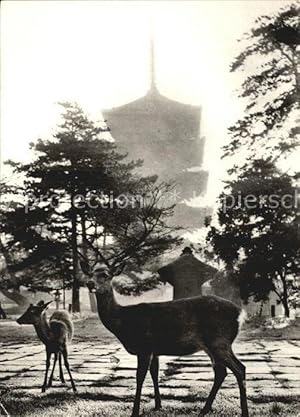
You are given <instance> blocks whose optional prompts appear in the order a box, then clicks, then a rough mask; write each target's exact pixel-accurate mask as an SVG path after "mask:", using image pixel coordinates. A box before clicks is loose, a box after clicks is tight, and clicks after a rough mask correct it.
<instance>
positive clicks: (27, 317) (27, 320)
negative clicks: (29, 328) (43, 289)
mask: <svg viewBox="0 0 300 417" xmlns="http://www.w3.org/2000/svg"><path fill="white" fill-rule="evenodd" d="M50 303H52V301H49V302H48V303H44V301H40V302H39V303H37V304H30V306H29V307H28V309H27V310H26V311H25V313H23V314H22V316H21V317H19V318H18V319H17V323H19V324H37V323H38V322H39V320H40V317H41V314H42V313H43V311H44V310H45V309H46V308H47V307H48V305H49V304H50Z"/></svg>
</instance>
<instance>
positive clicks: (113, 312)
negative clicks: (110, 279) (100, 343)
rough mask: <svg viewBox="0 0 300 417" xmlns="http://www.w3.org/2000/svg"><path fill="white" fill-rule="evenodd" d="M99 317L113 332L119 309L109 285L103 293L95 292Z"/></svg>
mask: <svg viewBox="0 0 300 417" xmlns="http://www.w3.org/2000/svg"><path fill="white" fill-rule="evenodd" d="M96 298H97V305H98V313H99V317H100V319H101V321H102V323H103V324H104V326H105V327H107V328H108V329H109V330H111V331H113V327H114V324H115V321H116V319H117V317H118V316H117V313H118V310H119V308H120V306H119V304H118V303H117V302H116V300H115V297H114V294H113V289H112V287H111V285H110V286H109V288H106V289H105V291H101V292H99V291H97V292H96Z"/></svg>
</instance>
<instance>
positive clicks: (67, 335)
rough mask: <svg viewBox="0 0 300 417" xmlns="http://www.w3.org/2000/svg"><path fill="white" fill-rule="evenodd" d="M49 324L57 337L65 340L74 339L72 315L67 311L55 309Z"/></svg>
mask: <svg viewBox="0 0 300 417" xmlns="http://www.w3.org/2000/svg"><path fill="white" fill-rule="evenodd" d="M49 325H50V329H51V332H52V333H53V335H54V337H55V338H56V339H61V340H64V339H65V342H70V341H71V340H72V337H73V333H74V327H73V323H72V320H71V317H70V316H69V314H68V313H67V312H66V311H63V310H62V311H54V313H53V314H52V315H51V317H50V320H49Z"/></svg>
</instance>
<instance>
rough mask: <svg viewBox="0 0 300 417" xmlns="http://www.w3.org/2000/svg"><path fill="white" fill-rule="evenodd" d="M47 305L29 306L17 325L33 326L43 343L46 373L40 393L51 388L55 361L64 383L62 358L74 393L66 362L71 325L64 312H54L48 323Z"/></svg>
mask: <svg viewBox="0 0 300 417" xmlns="http://www.w3.org/2000/svg"><path fill="white" fill-rule="evenodd" d="M51 302H52V301H49V302H48V303H44V301H40V302H39V303H38V304H37V305H33V304H30V306H29V307H28V309H27V310H26V311H25V313H24V314H23V315H22V316H21V317H19V318H18V320H17V323H19V324H33V326H34V328H35V331H36V333H37V335H38V337H39V339H40V340H41V341H42V342H43V343H44V345H45V347H46V372H45V378H44V383H43V386H42V392H45V391H46V388H47V387H51V385H52V380H53V374H54V370H55V366H56V362H57V359H58V361H59V376H60V380H61V382H62V383H64V382H65V380H64V374H63V370H62V360H61V357H62V356H63V359H64V364H65V367H66V369H67V371H68V374H69V377H70V380H71V384H72V388H73V391H74V392H76V387H75V384H74V381H73V378H72V374H71V370H70V366H69V362H68V351H67V345H68V343H69V342H70V341H71V340H72V337H73V323H72V320H71V318H70V316H69V314H68V313H67V312H66V311H55V312H54V313H53V314H52V315H51V317H50V320H49V322H48V320H47V317H46V309H47V307H48V305H49V304H50V303H51ZM52 353H53V354H54V362H53V368H52V372H51V375H50V378H49V383H48V385H47V379H48V371H49V367H50V359H51V355H52Z"/></svg>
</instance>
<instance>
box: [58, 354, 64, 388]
mask: <svg viewBox="0 0 300 417" xmlns="http://www.w3.org/2000/svg"><path fill="white" fill-rule="evenodd" d="M58 363H59V379H60V380H61V382H62V383H63V384H64V383H65V378H64V373H63V368H62V360H61V352H59V353H58Z"/></svg>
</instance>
